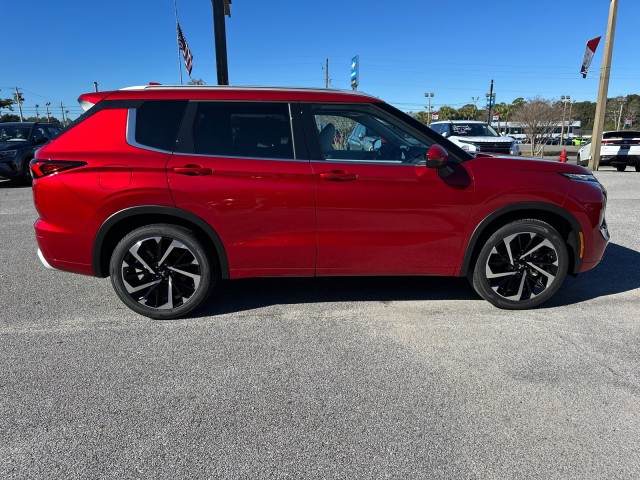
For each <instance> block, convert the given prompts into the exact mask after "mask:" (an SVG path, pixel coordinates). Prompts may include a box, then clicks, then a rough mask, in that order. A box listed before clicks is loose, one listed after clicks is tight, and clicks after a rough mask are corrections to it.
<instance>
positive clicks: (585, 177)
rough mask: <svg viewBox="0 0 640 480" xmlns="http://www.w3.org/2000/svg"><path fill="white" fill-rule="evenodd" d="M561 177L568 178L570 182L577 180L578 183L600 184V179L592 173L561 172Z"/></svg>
mask: <svg viewBox="0 0 640 480" xmlns="http://www.w3.org/2000/svg"><path fill="white" fill-rule="evenodd" d="M560 175H562V176H563V177H567V178H568V179H570V180H575V181H577V182H595V183H598V179H597V178H596V177H594V176H593V174H591V173H564V172H560Z"/></svg>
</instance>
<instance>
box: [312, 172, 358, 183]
mask: <svg viewBox="0 0 640 480" xmlns="http://www.w3.org/2000/svg"><path fill="white" fill-rule="evenodd" d="M320 178H321V179H323V180H329V181H331V182H352V181H353V180H356V179H357V178H358V175H356V174H355V173H349V172H345V171H344V170H331V171H330V172H323V173H321V174H320Z"/></svg>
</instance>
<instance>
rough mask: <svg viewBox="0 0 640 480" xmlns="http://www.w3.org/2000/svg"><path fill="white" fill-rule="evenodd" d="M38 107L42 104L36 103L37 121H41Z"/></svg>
mask: <svg viewBox="0 0 640 480" xmlns="http://www.w3.org/2000/svg"><path fill="white" fill-rule="evenodd" d="M38 107H40V105H38V104H37V103H36V122H39V121H40V117H39V116H38Z"/></svg>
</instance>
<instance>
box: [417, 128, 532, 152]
mask: <svg viewBox="0 0 640 480" xmlns="http://www.w3.org/2000/svg"><path fill="white" fill-rule="evenodd" d="M429 126H430V127H431V128H432V129H433V130H435V131H436V132H438V133H439V134H440V135H442V136H443V137H446V138H448V139H449V140H451V141H452V142H453V143H455V144H456V145H458V146H459V147H460V148H462V149H463V150H466V151H467V152H471V153H480V152H491V153H500V154H509V155H520V147H519V146H518V144H517V142H516V141H515V140H514V139H513V138H511V137H501V136H500V135H499V134H498V132H496V131H495V130H494V129H493V128H492V127H491V126H490V125H489V124H487V123H486V122H478V121H475V120H445V121H442V122H433V123H432V124H431V125H429Z"/></svg>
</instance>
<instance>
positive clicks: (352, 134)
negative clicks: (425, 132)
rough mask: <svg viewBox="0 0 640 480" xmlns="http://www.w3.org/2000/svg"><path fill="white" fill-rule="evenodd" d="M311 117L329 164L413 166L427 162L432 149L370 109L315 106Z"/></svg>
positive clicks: (364, 106)
mask: <svg viewBox="0 0 640 480" xmlns="http://www.w3.org/2000/svg"><path fill="white" fill-rule="evenodd" d="M311 113H312V115H313V119H314V121H315V126H316V133H317V138H318V143H319V146H320V151H321V153H322V156H323V158H324V159H326V160H350V161H366V162H369V161H374V162H393V163H414V162H418V161H420V160H422V159H424V155H425V153H426V152H427V150H428V147H429V146H428V145H427V144H426V143H425V142H424V140H423V139H418V138H416V137H415V136H414V134H413V133H411V132H410V131H409V130H408V129H407V128H406V127H405V126H404V125H403V124H401V123H400V122H397V121H396V120H395V119H393V118H392V117H388V116H385V115H383V114H381V113H380V112H378V111H376V109H374V108H373V107H370V106H368V105H312V106H311Z"/></svg>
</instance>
